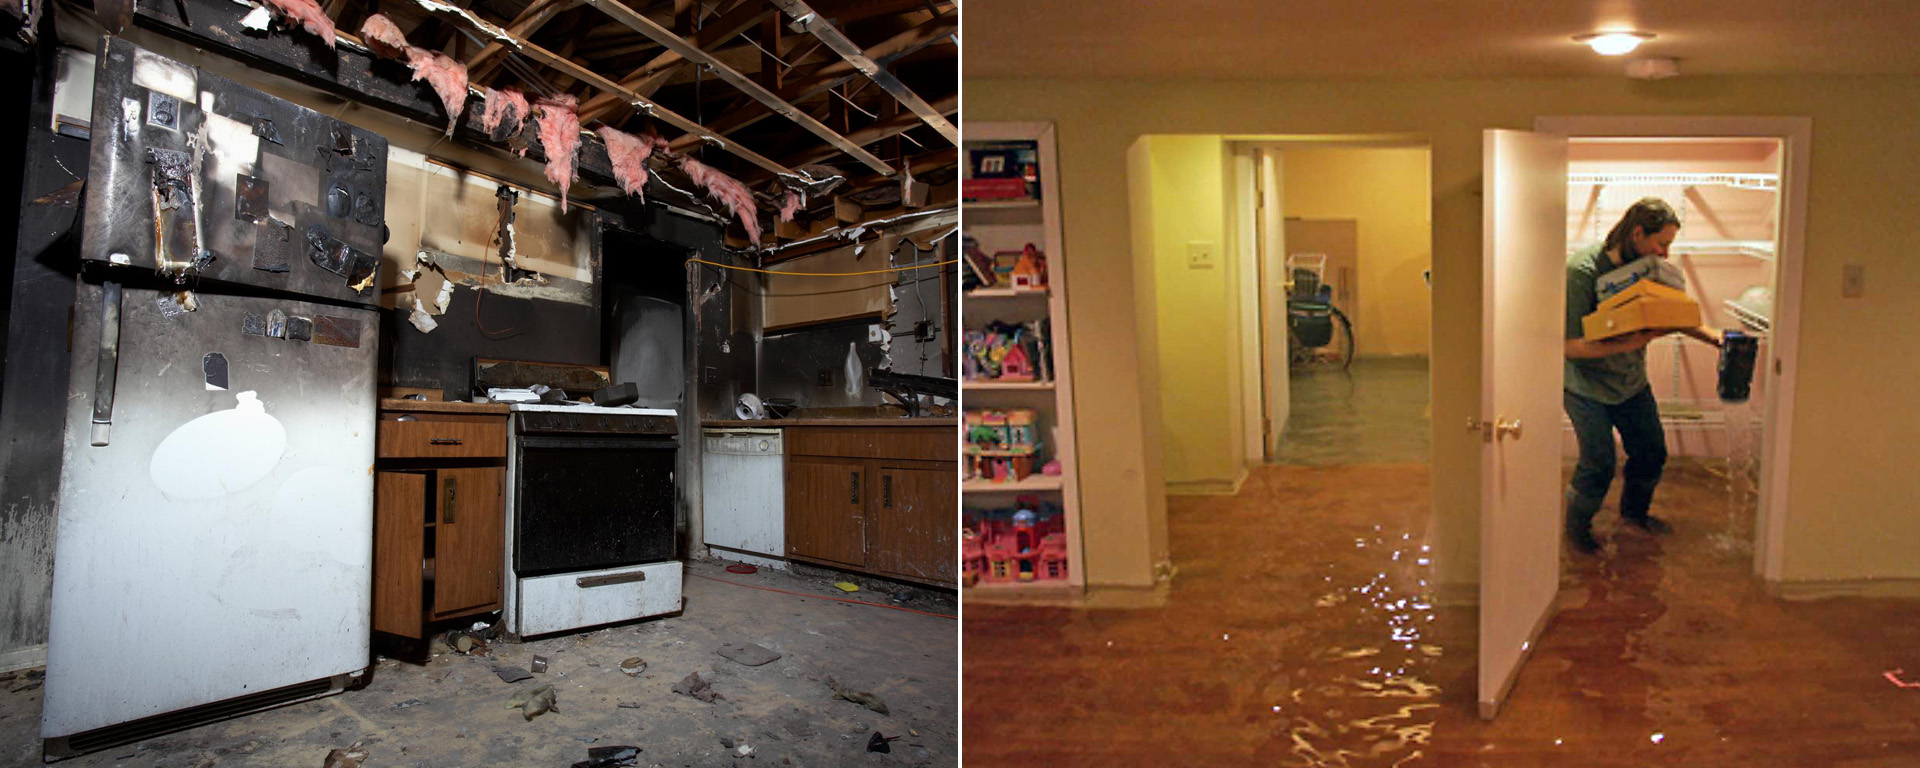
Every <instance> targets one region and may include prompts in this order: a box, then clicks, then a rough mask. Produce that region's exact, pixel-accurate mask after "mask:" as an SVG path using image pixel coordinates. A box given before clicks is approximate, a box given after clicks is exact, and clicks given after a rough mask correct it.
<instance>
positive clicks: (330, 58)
mask: <svg viewBox="0 0 1920 768" xmlns="http://www.w3.org/2000/svg"><path fill="white" fill-rule="evenodd" d="M183 10H184V11H185V13H186V15H187V18H190V19H192V21H191V22H188V21H187V20H186V19H183V18H181V16H180V12H181V11H183ZM247 10H248V9H247V8H246V7H245V6H241V5H238V4H235V3H233V2H231V0H178V3H177V4H176V3H174V2H166V3H146V4H142V5H140V6H138V8H137V11H136V13H135V16H134V21H135V23H137V24H139V25H140V26H142V27H146V28H148V29H152V30H154V31H156V32H159V33H161V34H164V35H167V36H169V37H173V38H177V39H180V40H182V41H185V42H187V43H189V44H191V45H194V46H197V47H200V48H204V49H207V50H209V51H214V52H217V53H219V54H222V55H224V56H227V57H229V58H232V59H234V60H235V61H237V62H239V63H240V64H241V65H243V66H247V67H251V68H254V69H258V70H261V71H264V72H271V73H273V74H277V75H281V76H285V77H288V78H291V79H293V80H295V81H298V82H301V83H304V84H306V85H310V86H313V87H315V88H319V89H320V90H323V91H326V92H328V93H331V94H333V95H335V96H337V97H340V98H342V99H346V100H350V101H355V102H359V103H361V104H365V105H367V106H370V107H374V108H376V109H380V110H383V111H386V112H389V113H392V114H395V115H399V116H401V117H405V118H408V119H411V120H417V121H420V122H422V123H425V124H427V125H436V126H437V125H444V124H445V123H446V119H447V117H446V108H445V107H444V106H443V105H442V104H441V102H440V97H439V95H437V94H435V93H434V91H433V88H432V87H431V86H430V85H428V84H427V83H426V82H425V81H414V80H412V79H411V78H412V76H413V73H412V71H410V70H409V69H407V67H406V65H404V64H401V63H399V62H393V61H387V60H385V59H380V58H377V57H375V56H374V55H373V54H371V53H369V52H368V51H367V50H366V48H365V47H364V46H361V45H358V44H357V42H356V41H357V38H355V37H354V36H352V35H348V34H345V33H342V34H341V35H340V39H341V41H342V44H341V45H339V46H338V47H337V48H335V49H334V50H332V51H329V50H327V49H326V48H325V47H324V46H322V45H321V44H320V43H319V41H317V40H315V39H314V38H313V37H312V36H309V35H301V34H275V35H270V36H266V37H261V36H259V35H258V34H256V33H254V32H253V31H252V30H249V29H247V28H245V27H243V26H241V24H240V17H241V16H243V15H245V14H246V12H247ZM480 112H481V110H479V109H468V110H466V111H465V114H464V115H463V116H462V117H461V123H460V125H461V128H460V130H459V131H458V134H459V136H460V139H461V141H463V142H465V143H468V144H473V145H484V146H491V147H495V148H499V149H502V150H507V151H511V148H510V147H508V146H507V145H506V143H505V142H504V141H493V140H492V139H490V138H489V137H488V136H487V134H486V132H485V131H483V130H481V128H480ZM538 134H539V132H538V131H525V132H523V133H522V134H521V138H523V139H525V140H526V141H527V143H528V145H529V146H530V149H529V156H530V157H533V158H535V159H538V160H544V159H545V158H546V148H545V147H544V146H543V145H542V144H541V142H540V137H539V135H538ZM773 165H775V166H777V165H778V164H773ZM577 167H578V169H579V172H580V179H581V180H582V181H584V182H587V183H589V184H593V185H596V186H602V187H612V188H618V187H619V182H618V181H617V180H615V178H614V176H613V164H612V163H611V162H610V161H609V160H608V159H607V149H606V146H605V145H604V144H602V143H601V142H600V140H599V137H597V136H582V137H581V141H580V152H579V156H578V158H577Z"/></svg>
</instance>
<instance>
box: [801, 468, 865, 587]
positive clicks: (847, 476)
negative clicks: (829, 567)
mask: <svg viewBox="0 0 1920 768" xmlns="http://www.w3.org/2000/svg"><path fill="white" fill-rule="evenodd" d="M869 479H870V478H869V477H868V472H867V465H866V463H865V462H859V461H840V460H834V459H817V458H812V457H808V456H793V457H790V458H788V460H787V552H788V553H789V554H793V555H798V556H800V557H810V558H814V559H817V560H828V561H832V562H835V563H843V564H846V565H853V566H863V565H865V564H866V560H867V559H866V549H867V547H866V531H865V526H866V523H865V518H866V515H865V512H864V511H863V510H864V508H865V506H866V497H867V496H868V491H867V487H866V484H867V482H868V480H869Z"/></svg>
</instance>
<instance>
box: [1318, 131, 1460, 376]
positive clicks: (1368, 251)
mask: <svg viewBox="0 0 1920 768" xmlns="http://www.w3.org/2000/svg"><path fill="white" fill-rule="evenodd" d="M1429 154H1430V153H1429V152H1428V150H1427V148H1426V147H1404V148H1403V147H1377V148H1376V147H1369V148H1337V149H1336V148H1329V149H1292V148H1289V149H1287V150H1286V158H1287V171H1286V174H1285V177H1284V178H1285V184H1286V194H1287V209H1286V214H1287V217H1288V218H1302V219H1353V220H1354V221H1356V222H1358V224H1359V232H1360V254H1359V266H1360V269H1359V273H1360V274H1359V275H1358V278H1359V283H1360V284H1359V286H1358V288H1359V292H1360V308H1359V312H1358V313H1357V315H1356V316H1355V317H1354V318H1353V323H1354V341H1355V350H1356V354H1358V355H1360V356H1362V357H1372V356H1379V355H1390V356H1407V355H1425V354H1427V351H1428V345H1427V339H1428V336H1429V335H1430V333H1431V323H1430V322H1429V321H1430V319H1431V317H1432V314H1433V312H1432V309H1433V307H1432V301H1431V298H1430V296H1429V295H1428V291H1427V284H1426V280H1425V279H1423V278H1421V276H1420V273H1421V272H1424V271H1426V270H1427V269H1428V268H1429V267H1430V266H1432V264H1433V244H1432V240H1433V238H1432V233H1433V220H1432V218H1431V217H1430V216H1429V215H1428V211H1429V210H1431V198H1430V195H1431V192H1432V179H1431V177H1430V176H1429V174H1428V172H1427V166H1428V155H1429Z"/></svg>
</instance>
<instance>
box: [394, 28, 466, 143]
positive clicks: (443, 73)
mask: <svg viewBox="0 0 1920 768" xmlns="http://www.w3.org/2000/svg"><path fill="white" fill-rule="evenodd" d="M407 65H408V66H411V67H413V79H415V80H420V79H422V78H424V79H425V80H426V81H427V84H428V85H431V86H433V90H434V92H435V93H438V94H440V102H441V103H442V104H445V105H447V135H448V136H452V135H453V128H454V126H457V125H459V124H460V113H461V112H464V111H466V109H467V65H465V64H462V63H460V62H458V61H454V60H453V59H451V58H448V57H446V56H444V55H442V54H438V53H434V52H433V51H429V50H426V49H424V48H408V49H407Z"/></svg>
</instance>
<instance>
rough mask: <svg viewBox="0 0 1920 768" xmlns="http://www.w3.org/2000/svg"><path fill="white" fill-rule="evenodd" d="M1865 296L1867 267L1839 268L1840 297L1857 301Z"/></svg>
mask: <svg viewBox="0 0 1920 768" xmlns="http://www.w3.org/2000/svg"><path fill="white" fill-rule="evenodd" d="M1866 294H1867V265H1865V264H1848V265H1846V266H1844V267H1841V268H1840V297H1841V298H1845V299H1857V298H1860V297H1861V296H1865V295H1866Z"/></svg>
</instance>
